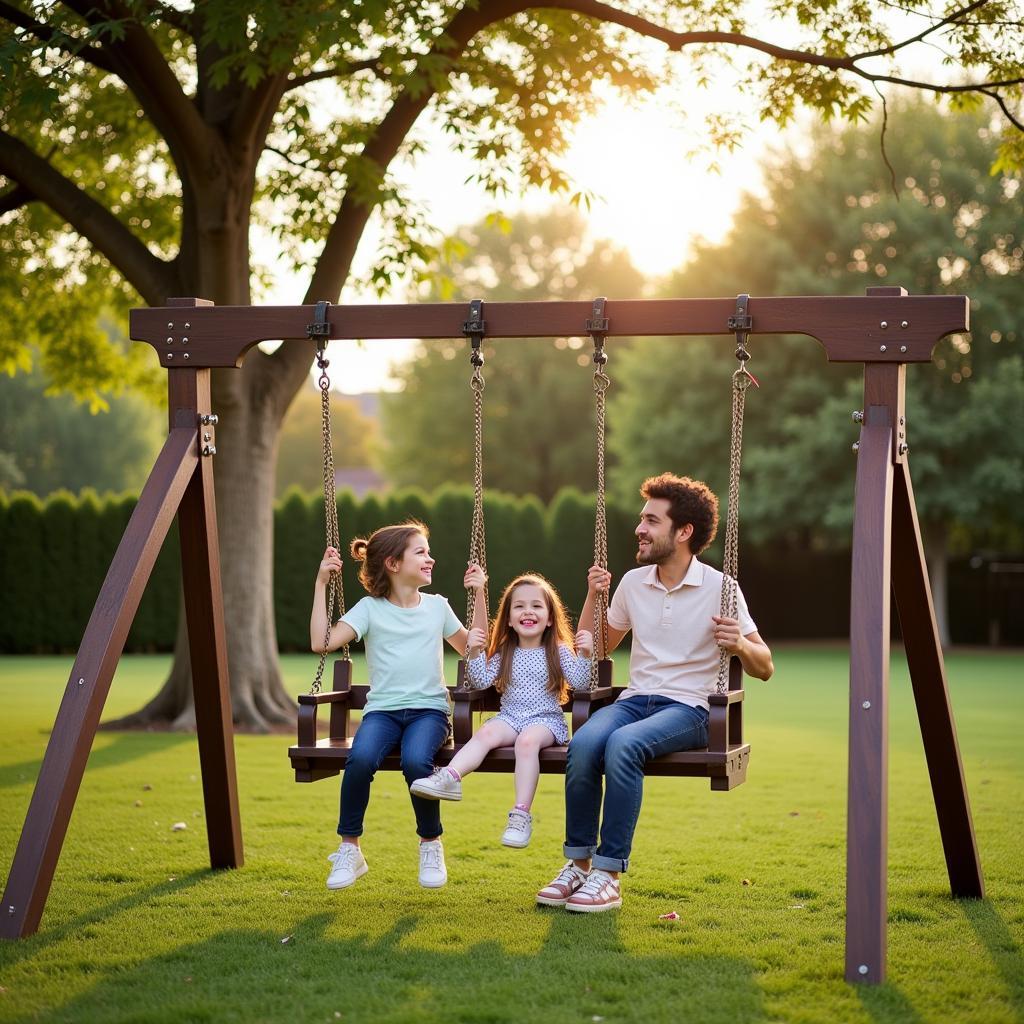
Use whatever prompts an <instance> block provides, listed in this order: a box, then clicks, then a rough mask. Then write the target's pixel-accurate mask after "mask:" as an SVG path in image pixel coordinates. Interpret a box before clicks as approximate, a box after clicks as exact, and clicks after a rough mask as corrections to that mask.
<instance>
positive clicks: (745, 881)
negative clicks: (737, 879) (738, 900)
mask: <svg viewBox="0 0 1024 1024" xmlns="http://www.w3.org/2000/svg"><path fill="white" fill-rule="evenodd" d="M743 884H744V885H753V884H754V883H753V882H752V881H751V880H750V879H749V878H744V879H743Z"/></svg>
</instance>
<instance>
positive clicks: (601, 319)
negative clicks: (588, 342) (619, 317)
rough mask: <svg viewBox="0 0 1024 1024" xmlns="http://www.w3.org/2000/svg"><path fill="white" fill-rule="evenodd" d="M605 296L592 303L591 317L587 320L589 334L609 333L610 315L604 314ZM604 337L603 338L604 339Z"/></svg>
mask: <svg viewBox="0 0 1024 1024" xmlns="http://www.w3.org/2000/svg"><path fill="white" fill-rule="evenodd" d="M604 303H605V299H604V296H603V295H602V296H600V297H599V298H596V299H594V301H593V304H592V305H591V307H590V309H591V317H590V319H589V320H587V334H591V335H594V334H601V335H604V334H607V333H608V317H606V316H605V315H604ZM603 340H604V339H603V338H602V341H603Z"/></svg>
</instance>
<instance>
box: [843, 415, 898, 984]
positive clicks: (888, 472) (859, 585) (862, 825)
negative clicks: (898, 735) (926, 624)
mask: <svg viewBox="0 0 1024 1024" xmlns="http://www.w3.org/2000/svg"><path fill="white" fill-rule="evenodd" d="M892 442H893V422H892V410H891V409H890V408H889V407H888V406H884V405H869V406H868V407H867V408H866V409H865V410H864V425H863V427H862V429H861V436H860V447H859V451H858V455H857V490H856V499H855V511H854V525H853V568H852V589H851V600H850V750H849V779H848V790H847V823H846V980H847V981H858V982H867V983H868V984H878V983H879V982H881V981H883V980H884V979H885V951H886V860H887V853H888V821H887V818H888V770H889V736H888V731H889V725H888V717H889V622H890V620H889V614H890V612H889V593H890V565H889V558H890V548H889V543H890V523H891V514H892V478H893V470H892Z"/></svg>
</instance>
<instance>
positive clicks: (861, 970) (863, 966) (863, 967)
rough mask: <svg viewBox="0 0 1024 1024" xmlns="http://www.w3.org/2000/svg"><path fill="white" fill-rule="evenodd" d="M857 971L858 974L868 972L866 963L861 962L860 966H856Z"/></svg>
mask: <svg viewBox="0 0 1024 1024" xmlns="http://www.w3.org/2000/svg"><path fill="white" fill-rule="evenodd" d="M857 973H858V974H867V973H868V965H867V964H861V965H860V967H858V968H857Z"/></svg>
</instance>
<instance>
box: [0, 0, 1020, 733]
mask: <svg viewBox="0 0 1024 1024" xmlns="http://www.w3.org/2000/svg"><path fill="white" fill-rule="evenodd" d="M771 9H772V11H773V14H772V16H771V18H772V20H771V22H770V23H768V24H765V25H764V31H763V33H760V34H759V33H756V32H751V31H749V30H748V29H747V23H748V15H749V16H752V17H755V18H760V19H762V20H763V18H764V15H763V7H762V6H761V5H757V4H753V3H743V2H739V0H708V2H706V3H705V2H700V0H697V2H694V0H676V2H659V3H653V2H649V3H648V2H641V3H633V4H630V5H629V6H628V8H623V7H616V6H613V5H611V4H607V3H599V2H595V0H547V2H546V3H544V4H543V5H536V4H532V3H529V2H524V0H488V2H487V3H479V2H468V0H467V2H451V0H441V2H438V3H431V4H426V3H411V2H382V0H364V2H362V3H361V4H358V5H355V4H350V5H338V4H327V3H323V2H322V0H293V2H291V3H287V4H282V3H277V2H274V3H271V2H267V0H255V2H251V3H247V4H244V5H242V4H238V3H236V2H235V0H209V2H204V3H196V4H187V3H173V4H172V3H163V2H159V0H86V2H81V0H64V2H62V3H57V2H52V3H51V2H47V3H43V2H26V0H15V2H8V0H0V23H2V24H3V25H4V26H5V32H4V35H3V37H2V38H0V82H2V86H0V88H2V90H3V91H2V94H0V119H2V127H0V176H2V177H3V179H4V183H5V184H4V186H2V187H3V191H2V192H0V208H2V210H3V211H5V214H6V216H5V218H4V230H3V232H2V235H0V244H2V246H3V253H4V259H3V262H2V263H0V311H2V322H3V323H4V325H5V326H4V330H3V331H2V337H0V345H2V347H0V361H2V362H3V363H4V365H6V366H8V367H11V366H16V365H17V364H18V363H19V362H23V361H24V351H25V346H26V345H35V346H37V347H38V348H39V349H40V351H41V352H42V353H43V357H44V359H47V360H48V361H49V362H50V363H51V364H52V365H53V366H54V372H55V375H63V376H64V377H65V378H73V377H75V376H76V375H81V376H83V377H84V378H86V381H87V384H88V382H90V381H91V382H92V384H93V385H95V386H102V385H103V384H104V383H106V382H109V381H110V380H111V379H112V378H115V377H118V376H121V375H123V374H124V373H127V372H129V370H135V369H137V359H138V357H133V356H128V357H127V359H128V361H129V362H133V361H134V365H133V366H129V367H125V366H123V365H121V366H119V365H118V361H119V359H121V361H122V363H123V361H124V359H123V357H119V356H118V354H117V353H116V352H114V351H112V350H111V349H110V348H109V347H104V345H103V341H102V339H101V338H100V336H99V332H98V330H97V328H96V325H95V314H96V313H97V312H98V311H104V312H107V313H113V314H114V315H117V316H123V312H124V309H125V308H126V307H127V306H129V305H131V304H132V303H138V302H145V303H149V304H161V303H163V301H164V300H165V299H166V298H167V297H168V296H171V295H186V296H187V295H195V296H203V297H205V298H208V299H212V300H213V301H215V302H217V303H218V304H237V303H243V304H244V303H247V302H249V301H250V299H251V298H252V295H253V286H254V281H256V280H258V279H259V274H260V268H258V267H256V266H255V265H254V261H253V257H252V250H251V244H250V237H251V234H252V229H253V227H254V226H255V225H256V224H263V225H264V226H267V227H269V228H270V229H271V230H272V231H273V232H274V234H275V237H276V238H277V239H278V241H279V244H280V246H281V249H282V251H284V252H286V253H290V254H292V255H293V256H294V258H295V260H296V262H297V264H299V265H302V266H306V265H307V263H309V265H308V267H307V269H308V277H307V280H308V287H307V289H306V293H305V296H304V298H305V299H306V300H307V301H308V300H313V299H321V298H326V299H332V300H337V299H338V297H339V295H340V294H341V290H342V288H343V286H344V285H345V284H346V281H347V280H348V278H349V274H350V270H351V267H352V259H353V254H354V253H355V250H356V246H357V245H358V243H359V240H360V238H361V237H362V236H363V232H364V229H365V228H366V225H367V222H368V221H369V219H370V217H371V215H372V214H373V213H374V212H375V211H376V212H377V213H378V214H379V215H380V220H381V224H382V230H383V236H382V240H381V241H380V243H379V245H378V249H377V254H376V255H377V260H376V262H375V265H374V269H373V271H372V273H371V278H372V280H373V281H374V282H375V283H376V284H378V285H379V286H380V287H381V288H386V287H387V286H388V284H389V282H390V281H391V280H392V278H393V277H394V275H395V274H397V273H400V272H402V271H405V270H407V269H409V268H412V269H413V270H414V271H415V270H416V269H417V268H421V267H422V266H424V265H426V264H429V262H430V261H431V259H432V257H433V250H432V248H431V246H430V244H429V235H428V233H427V231H426V228H427V227H428V224H427V222H426V220H425V216H424V214H423V212H422V210H419V209H417V208H415V207H414V206H413V205H412V204H411V203H410V202H409V201H408V198H407V196H406V194H405V193H404V192H403V190H402V188H401V186H400V185H399V183H398V181H397V179H396V178H395V176H394V175H393V170H394V168H395V166H396V163H397V162H398V161H401V160H402V159H403V158H408V157H410V156H412V155H414V154H415V153H416V152H417V151H418V150H420V149H422V147H423V146H424V145H426V144H428V141H429V139H430V136H429V135H428V134H426V133H425V132H424V128H425V125H426V123H427V121H428V120H429V121H431V122H432V123H433V124H435V125H440V126H443V128H444V129H445V130H446V133H447V138H448V140H449V142H448V144H449V145H452V146H454V147H456V148H458V149H460V150H462V151H464V152H465V153H468V154H469V155H470V156H472V157H473V158H474V159H475V161H476V167H477V168H478V171H477V179H478V181H479V182H480V184H481V185H482V186H483V187H485V188H486V189H488V190H490V191H491V192H493V193H495V194H496V195H500V194H503V193H505V192H507V191H508V190H510V189H514V188H516V187H518V186H520V185H522V184H531V185H533V184H540V185H544V186H547V187H548V188H551V189H553V190H555V191H558V190H561V189H563V188H565V187H566V184H567V183H566V181H565V178H564V175H563V174H562V173H561V172H560V170H559V169H558V166H557V158H558V155H559V153H560V151H561V150H562V148H563V145H564V142H565V138H566V133H567V130H568V129H569V128H570V126H571V125H572V124H573V123H574V122H575V121H576V120H577V119H578V118H579V117H580V116H581V115H582V114H583V113H585V112H587V111H589V110H591V109H593V107H594V105H595V98H594V97H595V94H594V87H595V85H596V84H597V83H611V85H613V86H615V87H617V88H620V89H624V90H632V91H643V90H651V89H653V88H654V87H655V86H656V85H657V84H659V83H660V82H663V81H665V80H667V79H668V78H669V77H671V72H672V69H673V67H676V68H681V69H687V70H688V69H693V68H695V69H696V70H697V75H698V77H704V78H706V77H707V76H708V75H711V74H713V73H715V71H716V69H717V68H728V69H731V73H732V74H733V75H734V76H735V77H734V80H735V82H736V86H737V92H738V94H739V95H742V96H743V97H744V98H745V100H746V102H747V103H748V104H749V108H748V109H749V111H750V114H751V115H753V116H760V117H763V118H771V119H773V120H775V121H776V122H778V123H780V124H782V123H785V122H786V121H787V120H789V119H790V118H791V117H792V115H793V113H794V110H795V109H796V107H797V106H798V105H800V104H806V105H808V106H810V107H811V108H812V109H814V110H815V111H817V112H819V113H820V114H821V115H823V116H825V117H832V116H837V115H843V116H849V117H858V116H860V115H862V114H863V112H864V110H865V109H866V107H867V106H868V105H869V104H870V103H871V101H872V95H873V94H872V92H871V91H870V90H871V89H872V88H879V87H881V88H886V87H889V86H906V87H908V88H918V89H927V90H929V91H932V92H939V93H947V94H949V95H951V96H953V97H956V98H960V99H970V98H972V97H978V98H981V99H982V100H984V102H986V103H992V104H994V105H998V107H999V108H1001V116H1002V117H1003V118H1004V124H1005V125H1006V138H1005V146H1004V151H1003V154H1002V157H1001V159H1003V161H1004V162H1009V161H1017V162H1020V158H1021V154H1022V150H1024V146H1022V143H1021V139H1022V137H1024V135H1022V133H1021V132H1020V129H1021V127H1022V125H1021V119H1020V117H1019V85H1020V83H1021V80H1022V74H1024V69H1022V66H1021V61H1022V54H1024V38H1022V32H1024V30H1022V28H1021V18H1020V16H1019V11H1018V10H1017V6H1016V4H1015V3H1012V2H1008V0H975V2H973V3H964V4H963V5H962V6H957V7H950V6H948V5H947V4H945V3H938V2H935V3H931V2H924V3H921V2H918V0H906V2H904V3H887V4H885V5H876V4H869V3H866V2H864V0H838V2H836V3H831V4H820V5H819V4H808V3H805V2H803V0H780V2H779V3H776V4H774V5H772V8H771ZM893 11H896V12H897V13H898V12H902V14H903V16H902V17H898V18H896V19H895V20H893V21H891V22H888V23H887V21H886V20H885V19H886V18H887V17H888V16H889V15H890V14H891V12H893ZM892 26H895V28H893V27H892ZM775 39H785V40H786V42H787V45H781V44H780V43H777V42H774V41H773V40H775ZM649 40H654V41H656V42H657V43H660V44H662V45H663V47H664V53H665V54H666V55H667V56H666V57H665V59H664V61H661V58H660V57H659V56H658V54H656V53H654V52H653V51H652V50H651V48H650V47H649V46H646V45H644V44H646V43H647V41H649ZM918 44H939V45H941V47H942V48H943V49H944V50H945V52H946V53H948V54H949V61H950V62H951V63H952V65H953V67H954V71H953V72H948V71H947V72H946V73H945V77H941V78H937V79H936V78H932V77H930V74H924V73H923V74H922V76H920V77H915V76H914V75H912V74H911V73H909V72H906V71H904V70H902V69H901V59H902V57H903V56H904V54H905V53H909V52H911V51H912V50H913V48H914V47H915V46H917V45H918ZM673 53H682V54H683V55H684V56H683V57H682V58H681V59H679V60H676V59H674V58H673V57H671V55H672V54H673ZM919 66H920V65H919ZM956 69H959V70H956ZM688 80H689V81H692V80H693V79H688ZM715 131H716V133H717V134H718V137H720V138H723V139H724V140H725V141H729V139H730V138H735V136H734V135H732V134H731V133H730V131H729V130H728V129H725V128H722V126H721V125H717V126H715ZM609 145H611V142H610V143H609ZM311 250H315V252H316V255H315V257H314V258H312V259H310V257H309V255H308V254H309V253H310V251H311ZM297 298H298V296H297ZM311 356H312V353H311V349H310V347H309V346H308V345H302V344H297V343H292V344H286V345H283V346H281V347H280V348H279V349H278V350H277V351H276V352H274V353H272V354H269V353H253V354H252V355H250V356H249V358H248V359H247V360H246V363H245V366H244V368H243V369H242V370H240V371H228V372H223V373H217V374H215V377H214V383H213V391H214V403H215V408H216V410H217V412H218V413H219V414H220V417H221V426H220V429H219V431H218V448H219V449H220V451H221V454H219V455H218V457H217V465H216V476H217V485H218V508H219V512H220V516H221V522H222V529H221V540H222V545H223V580H224V588H225V597H226V611H227V630H228V649H229V660H230V664H231V672H232V691H233V699H234V711H235V715H236V718H237V719H238V721H239V722H240V723H242V724H244V725H246V726H248V727H251V728H263V727H266V726H267V725H268V724H269V723H272V722H275V721H279V720H283V719H287V718H289V717H290V716H291V714H292V709H291V701H290V699H289V697H288V695H287V694H286V693H285V692H284V690H283V688H282V686H281V683H280V676H279V672H278V667H277V657H276V650H275V631H274V621H273V615H272V603H271V593H270V590H271V566H272V552H271V545H272V523H271V505H272V496H273V485H274V458H275V452H276V448H277V435H278V430H279V427H280V424H281V421H282V418H283V416H284V413H285V411H286V409H287V408H288V405H289V402H290V401H291V399H292V397H293V395H294V394H295V392H296V391H297V389H298V388H299V386H300V385H301V383H302V381H303V380H304V378H305V376H306V373H307V371H308V368H309V363H310V360H311ZM182 654H183V649H182V647H181V645H180V641H179V650H178V656H177V657H176V658H175V663H174V668H173V670H172V673H171V677H170V678H169V680H168V682H167V685H166V686H165V688H164V690H163V692H162V693H161V694H160V695H159V696H158V698H157V699H156V700H155V701H154V702H153V703H152V704H151V705H150V706H149V707H148V708H147V709H146V710H145V712H144V714H143V715H142V716H140V717H141V718H142V719H145V718H155V717H161V718H166V719H170V720H172V721H174V722H176V723H178V724H181V725H187V724H188V723H189V722H190V721H191V717H192V716H191V711H190V700H191V687H190V685H189V668H188V659H187V658H186V657H183V656H182Z"/></svg>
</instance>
